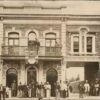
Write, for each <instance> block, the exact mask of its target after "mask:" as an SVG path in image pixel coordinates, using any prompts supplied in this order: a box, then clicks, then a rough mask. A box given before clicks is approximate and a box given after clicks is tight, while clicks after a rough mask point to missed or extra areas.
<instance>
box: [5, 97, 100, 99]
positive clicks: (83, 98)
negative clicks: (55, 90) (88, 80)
mask: <svg viewBox="0 0 100 100" xmlns="http://www.w3.org/2000/svg"><path fill="white" fill-rule="evenodd" d="M5 100H39V99H38V98H17V97H16V98H6V99H5ZM41 100H100V96H98V97H95V96H89V97H84V98H79V97H75V98H74V97H69V98H55V97H51V98H49V99H48V98H43V99H41Z"/></svg>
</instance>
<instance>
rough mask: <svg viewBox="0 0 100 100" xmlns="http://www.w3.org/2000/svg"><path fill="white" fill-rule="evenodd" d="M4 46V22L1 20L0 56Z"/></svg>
mask: <svg viewBox="0 0 100 100" xmlns="http://www.w3.org/2000/svg"><path fill="white" fill-rule="evenodd" d="M2 44H3V22H2V20H0V55H2Z"/></svg>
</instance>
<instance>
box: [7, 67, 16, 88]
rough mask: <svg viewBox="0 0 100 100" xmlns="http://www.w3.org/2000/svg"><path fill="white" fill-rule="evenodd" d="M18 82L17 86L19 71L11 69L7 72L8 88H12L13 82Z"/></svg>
mask: <svg viewBox="0 0 100 100" xmlns="http://www.w3.org/2000/svg"><path fill="white" fill-rule="evenodd" d="M14 81H15V82H16V84H17V71H16V69H14V68H10V69H8V70H7V72H6V86H8V87H9V88H11V85H12V83H13V82H14Z"/></svg>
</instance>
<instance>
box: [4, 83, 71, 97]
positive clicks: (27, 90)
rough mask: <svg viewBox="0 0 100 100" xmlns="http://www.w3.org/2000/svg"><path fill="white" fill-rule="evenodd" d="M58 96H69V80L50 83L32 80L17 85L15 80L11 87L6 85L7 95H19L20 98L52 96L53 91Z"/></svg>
mask: <svg viewBox="0 0 100 100" xmlns="http://www.w3.org/2000/svg"><path fill="white" fill-rule="evenodd" d="M52 89H53V93H54V94H55V97H57V98H60V97H62V98H65V97H68V96H69V93H68V84H67V82H63V83H61V82H55V83H53V84H50V83H49V82H45V83H42V82H41V83H38V82H35V81H32V82H31V83H30V84H28V85H27V84H22V83H21V82H20V83H19V85H18V86H17V83H16V82H15V81H13V82H12V84H11V88H8V87H6V94H7V97H16V96H17V97H19V98H27V97H29V98H35V97H37V98H50V97H51V96H52V95H51V92H52Z"/></svg>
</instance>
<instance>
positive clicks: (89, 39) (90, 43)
mask: <svg viewBox="0 0 100 100" xmlns="http://www.w3.org/2000/svg"><path fill="white" fill-rule="evenodd" d="M87 52H92V37H87Z"/></svg>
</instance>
